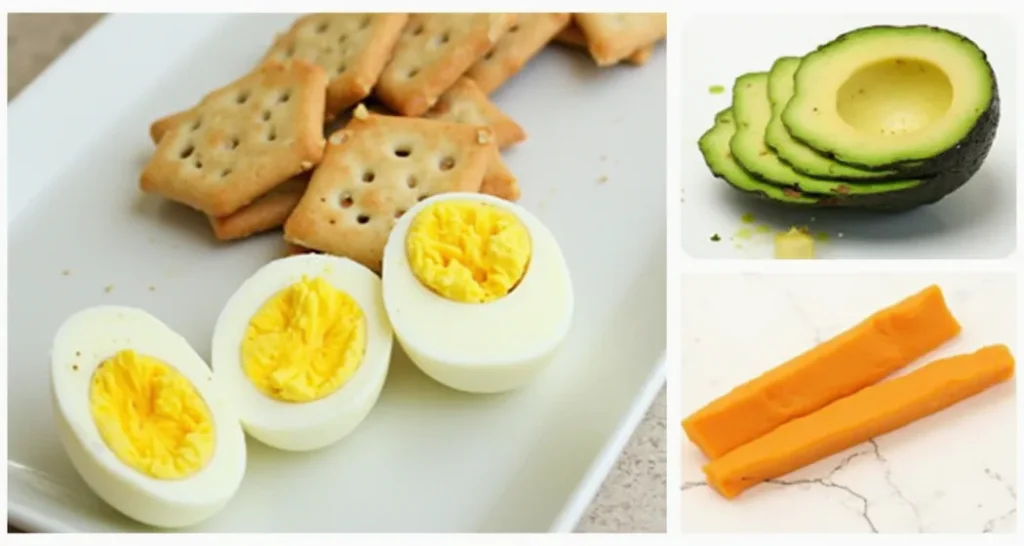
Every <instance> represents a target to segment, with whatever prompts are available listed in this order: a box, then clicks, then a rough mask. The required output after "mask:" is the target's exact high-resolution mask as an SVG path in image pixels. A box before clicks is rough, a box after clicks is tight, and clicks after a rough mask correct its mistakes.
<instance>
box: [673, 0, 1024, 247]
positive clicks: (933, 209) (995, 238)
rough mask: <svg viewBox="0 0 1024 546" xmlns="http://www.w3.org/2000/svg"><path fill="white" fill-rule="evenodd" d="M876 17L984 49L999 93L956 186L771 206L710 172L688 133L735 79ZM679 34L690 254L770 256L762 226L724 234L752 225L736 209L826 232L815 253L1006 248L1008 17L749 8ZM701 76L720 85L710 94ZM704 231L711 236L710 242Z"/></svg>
mask: <svg viewBox="0 0 1024 546" xmlns="http://www.w3.org/2000/svg"><path fill="white" fill-rule="evenodd" d="M837 7H838V6H837ZM763 10H764V7H761V8H760V9H759V11H763ZM879 24H932V25H937V26H941V27H945V28H948V29H950V30H953V31H955V32H959V33H961V34H963V35H965V36H967V37H968V38H970V39H972V40H974V41H975V42H976V43H977V44H978V45H979V46H980V47H981V48H982V49H983V50H984V51H986V52H987V53H988V55H989V62H990V63H991V64H992V66H993V68H994V70H995V73H996V77H997V80H998V85H999V93H1000V96H1001V97H1002V98H1003V101H1002V108H1001V117H1000V122H999V128H998V133H997V136H996V140H995V143H994V144H993V146H992V151H991V153H990V154H989V156H988V159H987V160H986V161H985V163H984V164H983V166H982V168H981V170H980V171H979V172H978V173H977V174H976V175H975V176H974V178H972V179H971V180H970V181H969V182H968V183H967V184H966V185H965V186H963V187H962V188H960V189H959V190H958V191H956V192H954V193H952V194H950V195H949V196H947V197H946V198H945V199H943V200H942V201H940V202H939V203H937V204H935V205H931V206H926V207H920V208H918V209H916V210H914V211H910V212H906V213H897V214H892V215H890V214H878V213H867V212H859V211H845V210H807V209H797V208H790V207H783V206H779V205H778V204H776V203H773V202H763V201H762V200H760V199H757V198H753V197H751V196H749V195H745V194H743V193H741V192H739V191H737V190H735V189H734V188H731V187H729V185H728V184H726V182H725V181H723V180H720V179H717V178H714V177H713V176H712V175H711V174H710V172H709V171H708V168H707V166H706V165H705V163H704V160H703V158H702V156H701V154H700V150H699V149H698V147H697V140H698V139H699V138H700V135H701V134H703V133H704V132H705V131H706V130H707V129H708V128H709V127H711V125H712V122H713V120H714V114H715V113H716V112H718V111H719V110H722V109H723V108H726V107H728V106H729V104H730V103H731V101H732V93H731V90H732V84H733V81H734V80H735V79H736V77H738V76H740V75H742V74H745V73H748V72H767V71H768V70H769V69H770V68H771V66H772V63H773V62H774V61H775V59H777V58H779V57H783V56H800V55H805V54H807V53H808V52H810V51H812V50H813V49H814V48H815V47H817V46H818V45H820V44H824V43H826V42H828V41H829V40H831V39H833V38H835V37H836V36H838V35H839V34H842V33H844V32H847V31H850V30H853V29H855V28H858V27H862V26H869V25H879ZM681 32H682V34H681V36H680V38H681V40H682V62H681V65H682V71H683V76H682V89H681V98H682V104H684V105H685V107H684V108H683V110H682V139H683V142H682V157H683V167H682V168H683V172H682V178H681V183H682V191H683V196H682V199H683V202H682V203H681V209H682V213H681V214H682V240H683V248H684V250H685V251H686V252H687V253H689V254H690V255H692V256H694V257H698V258H709V257H715V258H770V257H771V256H772V235H770V234H763V235H756V236H755V237H754V238H753V239H752V240H740V241H736V242H734V241H732V240H730V239H731V237H732V236H734V235H735V234H736V233H737V231H739V230H740V229H741V228H742V227H748V228H750V227H752V226H744V225H742V224H741V222H740V217H741V216H742V215H743V214H745V213H751V214H753V215H754V217H755V218H756V221H757V223H758V224H764V225H767V226H769V227H770V228H772V231H773V232H778V231H780V230H781V231H785V230H786V229H788V228H789V227H790V226H793V225H798V226H799V225H807V226H809V227H810V228H811V229H812V230H814V231H822V232H825V233H827V234H829V235H830V240H829V241H828V242H825V243H820V244H818V245H817V250H818V255H819V257H821V258H867V259H876V258H886V259H893V258H897V259H899V258H1005V257H1006V256H1008V255H1009V254H1010V253H1011V252H1012V251H1013V250H1014V249H1015V247H1016V244H1015V239H1016V229H1015V225H1016V217H1017V215H1016V209H1015V204H1016V191H1017V188H1016V180H1017V178H1016V171H1017V161H1016V141H1017V139H1016V118H1017V103H1016V100H1015V97H1016V96H1017V82H1016V79H1017V59H1016V57H1017V56H1016V44H1015V29H1014V25H1013V21H1012V20H1010V19H1009V18H1007V17H1006V16H1000V15H936V14H914V15H886V14H872V15H863V14H842V15H839V14H781V13H775V14H771V13H759V12H752V13H747V14H742V15H738V14H723V15H694V16H692V17H690V18H689V19H688V20H687V21H685V23H684V26H683V29H682V31H681ZM713 84H718V85H722V86H724V87H725V88H726V91H725V92H724V93H722V94H719V95H712V94H710V93H709V92H708V86H710V85H713ZM715 233H717V234H719V235H720V236H721V238H722V240H721V241H719V242H712V241H711V240H710V237H711V235H712V234H715ZM840 233H842V236H841V237H842V238H840V235H839V234H840ZM737 242H738V243H740V245H741V246H742V248H737V245H736V243H737Z"/></svg>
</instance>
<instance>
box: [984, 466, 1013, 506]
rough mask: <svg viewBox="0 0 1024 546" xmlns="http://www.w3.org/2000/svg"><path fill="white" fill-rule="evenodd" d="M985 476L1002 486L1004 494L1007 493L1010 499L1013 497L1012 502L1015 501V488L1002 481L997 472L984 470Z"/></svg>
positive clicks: (989, 469)
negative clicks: (1004, 489)
mask: <svg viewBox="0 0 1024 546" xmlns="http://www.w3.org/2000/svg"><path fill="white" fill-rule="evenodd" d="M985 475H986V476H988V477H989V478H992V479H993V480H995V481H997V482H999V483H1001V484H1003V487H1005V488H1006V492H1007V493H1009V494H1010V496H1011V497H1013V500H1017V488H1015V487H1014V486H1013V485H1012V484H1010V483H1009V482H1007V481H1006V480H1005V479H1003V477H1002V476H1001V475H1000V474H999V473H998V472H996V471H995V470H992V469H991V468H986V469H985Z"/></svg>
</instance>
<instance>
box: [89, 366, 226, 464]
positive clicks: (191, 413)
mask: <svg viewBox="0 0 1024 546" xmlns="http://www.w3.org/2000/svg"><path fill="white" fill-rule="evenodd" d="M89 406H90V410H91V413H92V418H93V421H95V423H96V428H98V429H99V432H100V436H101V437H102V438H103V441H104V443H106V444H107V447H109V448H110V450H111V451H113V452H114V454H115V455H116V456H117V458H118V459H120V460H121V462H123V463H124V464H126V465H128V466H130V467H132V468H134V469H135V470H138V471H139V472H141V473H143V474H145V475H147V476H150V477H153V478H158V479H163V480H173V479H181V478H187V477H188V476H191V475H192V474H195V473H196V472H198V471H199V470H200V469H202V468H203V467H204V466H206V464H207V463H208V462H210V458H211V457H213V449H214V428H213V417H212V416H211V415H210V409H209V408H208V407H207V406H206V402H205V401H203V398H202V396H200V395H199V392H198V391H196V388H195V387H194V386H193V385H192V383H191V382H190V381H189V380H188V379H186V378H185V376H183V375H181V373H179V372H178V371H177V370H175V369H174V368H172V367H170V366H168V365H167V364H165V363H163V362H161V361H160V360H157V359H156V358H153V357H151V356H147V355H141V354H138V353H136V352H135V351H132V350H123V351H119V352H118V353H117V354H115V355H114V356H112V357H111V358H109V359H107V360H104V361H103V362H102V363H100V365H99V367H97V368H96V371H95V373H93V376H92V384H91V385H90V389H89Z"/></svg>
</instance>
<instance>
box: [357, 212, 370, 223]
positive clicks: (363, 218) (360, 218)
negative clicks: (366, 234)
mask: <svg viewBox="0 0 1024 546" xmlns="http://www.w3.org/2000/svg"><path fill="white" fill-rule="evenodd" d="M369 221H370V217H369V216H367V215H365V214H360V215H359V216H357V217H356V222H359V223H360V224H365V223H367V222H369Z"/></svg>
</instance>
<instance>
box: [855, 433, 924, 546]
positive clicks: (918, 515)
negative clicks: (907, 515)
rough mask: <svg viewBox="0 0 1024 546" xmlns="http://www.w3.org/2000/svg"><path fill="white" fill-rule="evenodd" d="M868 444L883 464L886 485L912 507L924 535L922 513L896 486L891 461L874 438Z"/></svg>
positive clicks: (918, 530)
mask: <svg viewBox="0 0 1024 546" xmlns="http://www.w3.org/2000/svg"><path fill="white" fill-rule="evenodd" d="M868 442H869V443H870V444H871V448H872V449H873V451H874V453H875V459H877V460H878V462H879V463H881V465H882V472H883V476H884V477H885V483H887V484H889V488H891V489H892V490H893V492H895V493H896V496H897V497H899V498H900V500H901V501H903V503H904V504H906V505H907V506H909V507H910V510H911V511H912V512H913V513H914V521H915V522H917V532H918V533H923V532H924V522H923V520H922V519H921V512H920V511H918V509H917V505H916V504H914V503H912V502H910V499H908V498H907V496H906V495H904V494H903V491H902V490H900V488H899V487H897V486H896V482H894V481H893V479H892V468H891V467H890V466H889V459H886V458H885V456H884V455H882V452H881V451H880V450H879V448H878V442H876V441H875V439H874V438H872V439H870V440H868Z"/></svg>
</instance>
